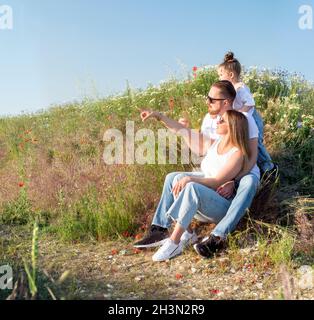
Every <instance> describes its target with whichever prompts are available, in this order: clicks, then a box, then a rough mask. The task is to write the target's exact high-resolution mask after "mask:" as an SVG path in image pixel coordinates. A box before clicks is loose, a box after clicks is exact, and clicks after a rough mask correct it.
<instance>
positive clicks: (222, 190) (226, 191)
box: [216, 181, 235, 199]
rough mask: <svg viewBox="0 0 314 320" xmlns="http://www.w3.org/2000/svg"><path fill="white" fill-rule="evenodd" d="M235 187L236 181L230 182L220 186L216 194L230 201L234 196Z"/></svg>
mask: <svg viewBox="0 0 314 320" xmlns="http://www.w3.org/2000/svg"><path fill="white" fill-rule="evenodd" d="M234 187H235V186H234V181H229V182H226V183H225V184H223V185H222V186H220V187H219V188H218V189H217V190H216V192H217V193H218V194H219V195H221V196H222V197H224V198H226V199H229V198H230V197H231V196H232V195H233V192H234Z"/></svg>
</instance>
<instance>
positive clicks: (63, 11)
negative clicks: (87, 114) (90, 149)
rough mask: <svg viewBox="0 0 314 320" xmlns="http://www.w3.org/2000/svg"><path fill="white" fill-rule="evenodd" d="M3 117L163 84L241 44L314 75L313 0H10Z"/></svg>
mask: <svg viewBox="0 0 314 320" xmlns="http://www.w3.org/2000/svg"><path fill="white" fill-rule="evenodd" d="M4 4H6V5H10V6H11V7H12V9H13V18H14V22H13V23H14V25H13V30H0V74H1V76H0V88H1V90H0V115H8V114H19V113H21V112H22V111H23V110H24V111H27V112H33V111H36V110H38V109H42V108H45V107H48V106H50V105H52V104H56V103H64V102H67V101H73V100H76V99H81V98H83V97H85V96H91V97H96V96H106V95H108V94H112V93H115V92H119V91H121V90H124V89H125V87H126V80H128V81H129V83H130V85H131V86H132V87H134V88H139V87H141V88H145V87H146V85H147V84H148V83H153V84H158V83H159V82H160V81H161V80H165V79H168V78H169V77H170V76H173V75H176V76H180V75H181V74H182V73H184V69H183V68H182V66H181V64H183V65H185V66H186V68H187V70H190V69H191V68H192V67H193V66H194V65H196V66H200V65H208V64H217V63H219V62H221V60H222V58H223V56H224V53H225V52H226V51H228V50H230V49H231V50H233V51H234V52H235V54H236V56H237V57H238V58H239V60H240V61H241V62H242V63H243V64H244V65H246V66H252V65H257V66H260V67H271V68H275V67H282V68H284V69H287V70H289V71H291V72H299V73H301V74H304V75H305V77H306V78H307V79H309V80H314V63H313V53H314V30H307V31H305V30H300V29H299V27H298V21H299V18H300V15H299V13H298V10H299V7H300V5H303V4H308V5H311V6H312V7H313V8H314V0H302V1H299V0H276V1H252V0H237V1H233V0H219V1H217V0H215V1H213V0H193V1H190V0H185V1H182V0H171V1H169V0H158V1H157V0H154V1H153V0H151V1H150V0H89V1H87V0H66V1H61V0H53V1H52V0H45V1H43V0H41V1H40V0H27V1H26V0H2V1H1V3H0V5H4Z"/></svg>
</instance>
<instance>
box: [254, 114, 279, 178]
mask: <svg viewBox="0 0 314 320" xmlns="http://www.w3.org/2000/svg"><path fill="white" fill-rule="evenodd" d="M253 118H254V120H255V122H256V125H257V128H258V131H259V133H258V156H257V165H258V167H259V168H260V169H261V171H262V172H261V175H262V173H263V172H265V171H268V170H271V169H272V168H273V167H274V165H273V161H272V159H271V157H270V155H269V153H268V152H267V150H266V148H265V146H264V123H263V119H262V117H261V116H260V114H259V113H258V112H257V111H256V109H255V108H254V112H253Z"/></svg>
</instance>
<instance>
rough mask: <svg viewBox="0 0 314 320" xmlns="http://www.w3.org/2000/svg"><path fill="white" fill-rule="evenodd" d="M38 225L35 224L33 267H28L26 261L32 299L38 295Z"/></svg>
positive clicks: (25, 265)
mask: <svg viewBox="0 0 314 320" xmlns="http://www.w3.org/2000/svg"><path fill="white" fill-rule="evenodd" d="M38 230H39V228H38V223H37V222H35V223H34V229H33V240H32V252H31V267H29V266H28V264H27V262H26V261H25V259H24V268H25V272H26V274H27V279H28V285H29V290H30V292H31V295H32V299H35V298H36V295H37V284H36V282H37V273H36V272H37V259H38Z"/></svg>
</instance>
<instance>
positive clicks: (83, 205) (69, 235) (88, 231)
mask: <svg viewBox="0 0 314 320" xmlns="http://www.w3.org/2000/svg"><path fill="white" fill-rule="evenodd" d="M141 212H143V206H142V203H141V201H140V200H139V199H135V198H134V195H132V194H129V195H128V194H124V193H123V192H121V191H120V193H118V190H116V192H115V194H113V195H112V196H110V197H108V198H107V199H106V201H105V202H103V203H101V202H99V201H98V199H97V193H96V191H95V189H93V188H92V189H91V190H90V191H89V192H88V193H87V194H86V195H84V196H83V197H82V198H81V199H80V200H79V201H78V202H77V203H75V204H74V206H71V208H68V210H66V209H65V210H64V211H63V212H62V213H61V223H60V224H59V226H58V228H57V232H58V233H59V234H60V236H61V238H62V239H64V240H81V239H96V240H101V239H104V238H108V237H115V236H117V235H119V234H120V233H122V232H124V231H126V230H128V231H129V232H133V231H134V230H135V227H136V225H135V217H136V215H137V214H139V213H141Z"/></svg>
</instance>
